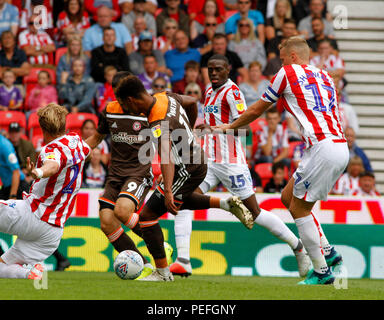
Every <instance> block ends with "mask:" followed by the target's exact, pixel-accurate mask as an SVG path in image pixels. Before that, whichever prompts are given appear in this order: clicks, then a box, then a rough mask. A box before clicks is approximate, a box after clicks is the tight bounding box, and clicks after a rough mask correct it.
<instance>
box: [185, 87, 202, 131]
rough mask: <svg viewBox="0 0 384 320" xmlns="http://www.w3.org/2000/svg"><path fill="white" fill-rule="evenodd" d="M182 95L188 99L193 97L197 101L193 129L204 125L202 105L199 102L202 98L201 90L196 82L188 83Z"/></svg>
mask: <svg viewBox="0 0 384 320" xmlns="http://www.w3.org/2000/svg"><path fill="white" fill-rule="evenodd" d="M182 94H185V95H187V96H190V97H194V98H196V99H197V119H196V122H195V127H196V126H198V125H199V124H202V123H204V111H203V108H204V105H203V104H202V102H201V99H202V97H203V94H202V91H201V88H200V86H199V84H198V83H196V82H190V83H188V84H187V85H186V86H185V89H184V92H183V93H182Z"/></svg>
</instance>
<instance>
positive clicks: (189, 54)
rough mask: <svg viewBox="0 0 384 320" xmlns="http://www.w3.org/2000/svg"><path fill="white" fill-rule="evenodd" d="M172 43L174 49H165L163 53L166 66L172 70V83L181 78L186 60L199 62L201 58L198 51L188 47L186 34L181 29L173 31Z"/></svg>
mask: <svg viewBox="0 0 384 320" xmlns="http://www.w3.org/2000/svg"><path fill="white" fill-rule="evenodd" d="M174 43H175V49H173V50H169V51H167V52H166V53H165V55H164V58H165V63H166V65H167V68H168V69H170V70H171V71H172V76H171V82H172V83H175V82H176V81H179V80H181V79H183V77H184V66H185V64H186V62H188V61H190V60H194V61H197V62H200V59H201V54H200V52H199V51H198V50H197V49H193V48H190V47H189V38H188V34H187V33H185V32H184V31H183V30H178V31H177V32H176V33H175V35H174Z"/></svg>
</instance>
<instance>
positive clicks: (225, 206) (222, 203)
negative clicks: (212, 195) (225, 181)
mask: <svg viewBox="0 0 384 320" xmlns="http://www.w3.org/2000/svg"><path fill="white" fill-rule="evenodd" d="M220 208H221V209H223V210H225V211H229V210H230V209H231V208H230V207H229V204H228V201H227V199H220Z"/></svg>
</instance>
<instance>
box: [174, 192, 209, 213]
mask: <svg viewBox="0 0 384 320" xmlns="http://www.w3.org/2000/svg"><path fill="white" fill-rule="evenodd" d="M210 199H211V197H210V196H206V195H205V194H200V193H197V192H193V193H192V194H191V195H190V196H189V197H188V198H186V199H183V201H184V202H183V204H182V205H181V207H180V210H184V209H190V210H204V209H209V208H210V207H211V206H210Z"/></svg>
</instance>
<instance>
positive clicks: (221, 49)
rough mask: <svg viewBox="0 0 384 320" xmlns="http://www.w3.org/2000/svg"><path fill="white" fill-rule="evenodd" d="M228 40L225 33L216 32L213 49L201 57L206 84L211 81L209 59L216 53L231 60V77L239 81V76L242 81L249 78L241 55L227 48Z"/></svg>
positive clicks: (202, 72)
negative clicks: (208, 66)
mask: <svg viewBox="0 0 384 320" xmlns="http://www.w3.org/2000/svg"><path fill="white" fill-rule="evenodd" d="M227 45H228V41H227V37H226V36H225V34H222V33H216V34H215V36H214V37H213V40H212V50H211V51H209V52H207V53H206V54H205V55H203V56H202V57H201V63H200V67H201V75H202V77H203V82H204V85H207V84H209V83H210V81H209V78H208V68H207V64H208V60H209V58H210V57H212V56H213V55H214V54H221V55H224V56H226V57H227V59H228V61H229V65H230V66H231V70H230V72H229V78H230V79H231V80H232V81H233V82H235V83H237V82H238V81H237V80H238V76H240V77H241V78H242V81H247V80H248V72H247V69H246V68H244V64H243V62H242V61H241V59H240V57H239V56H238V54H237V53H236V52H233V51H231V50H228V49H227Z"/></svg>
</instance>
